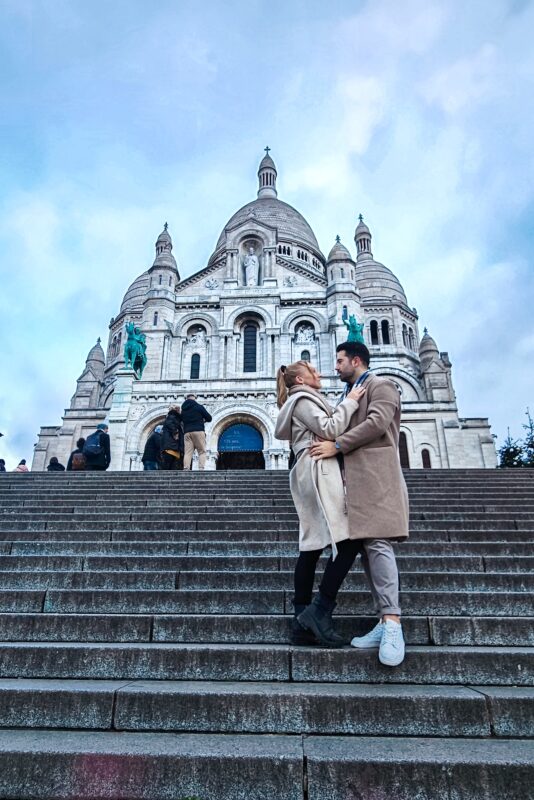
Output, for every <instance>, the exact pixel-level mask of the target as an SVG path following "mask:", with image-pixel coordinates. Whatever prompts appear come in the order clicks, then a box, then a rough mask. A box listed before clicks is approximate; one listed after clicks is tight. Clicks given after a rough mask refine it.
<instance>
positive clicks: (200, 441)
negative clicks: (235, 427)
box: [182, 394, 211, 469]
mask: <svg viewBox="0 0 534 800" xmlns="http://www.w3.org/2000/svg"><path fill="white" fill-rule="evenodd" d="M182 422H183V425H184V436H185V452H184V469H191V462H192V460H193V453H194V452H195V450H196V451H197V453H198V468H199V469H204V467H205V466H206V433H205V430H204V426H205V423H206V422H211V414H210V413H209V412H208V411H206V409H205V408H204V406H202V405H200V403H197V399H196V397H195V395H194V394H188V395H187V397H186V399H185V402H184V404H183V406H182Z"/></svg>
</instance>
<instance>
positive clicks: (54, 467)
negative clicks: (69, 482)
mask: <svg viewBox="0 0 534 800" xmlns="http://www.w3.org/2000/svg"><path fill="white" fill-rule="evenodd" d="M46 470H47V472H65V467H64V466H63V464H60V463H59V461H58V460H57V458H56V456H52V458H51V459H50V463H49V465H48V466H47V468H46Z"/></svg>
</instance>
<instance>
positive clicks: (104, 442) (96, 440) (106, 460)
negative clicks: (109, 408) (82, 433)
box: [83, 422, 111, 471]
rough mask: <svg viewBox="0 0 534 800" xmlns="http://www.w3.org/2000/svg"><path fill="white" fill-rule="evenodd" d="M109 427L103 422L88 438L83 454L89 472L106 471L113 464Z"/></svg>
mask: <svg viewBox="0 0 534 800" xmlns="http://www.w3.org/2000/svg"><path fill="white" fill-rule="evenodd" d="M108 430H109V428H108V426H107V425H106V423H105V422H101V423H100V424H99V425H97V426H96V431H95V432H94V433H92V434H91V435H90V436H88V437H87V439H86V440H85V444H84V447H83V454H84V456H85V460H86V462H87V466H86V469H87V470H89V471H95V470H101V471H104V470H106V469H107V468H108V467H109V465H110V463H111V442H110V438H109V433H108Z"/></svg>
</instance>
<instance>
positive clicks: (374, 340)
mask: <svg viewBox="0 0 534 800" xmlns="http://www.w3.org/2000/svg"><path fill="white" fill-rule="evenodd" d="M371 344H378V322H377V321H376V319H373V320H372V322H371Z"/></svg>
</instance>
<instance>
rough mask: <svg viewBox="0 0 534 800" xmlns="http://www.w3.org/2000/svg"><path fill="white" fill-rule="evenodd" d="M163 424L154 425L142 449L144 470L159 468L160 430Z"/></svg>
mask: <svg viewBox="0 0 534 800" xmlns="http://www.w3.org/2000/svg"><path fill="white" fill-rule="evenodd" d="M162 430H163V425H156V427H155V428H154V430H153V431H152V433H151V434H150V436H149V437H148V439H147V440H146V444H145V449H144V450H143V457H142V459H141V461H142V462H143V469H144V470H145V471H149V470H158V469H161V431H162Z"/></svg>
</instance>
